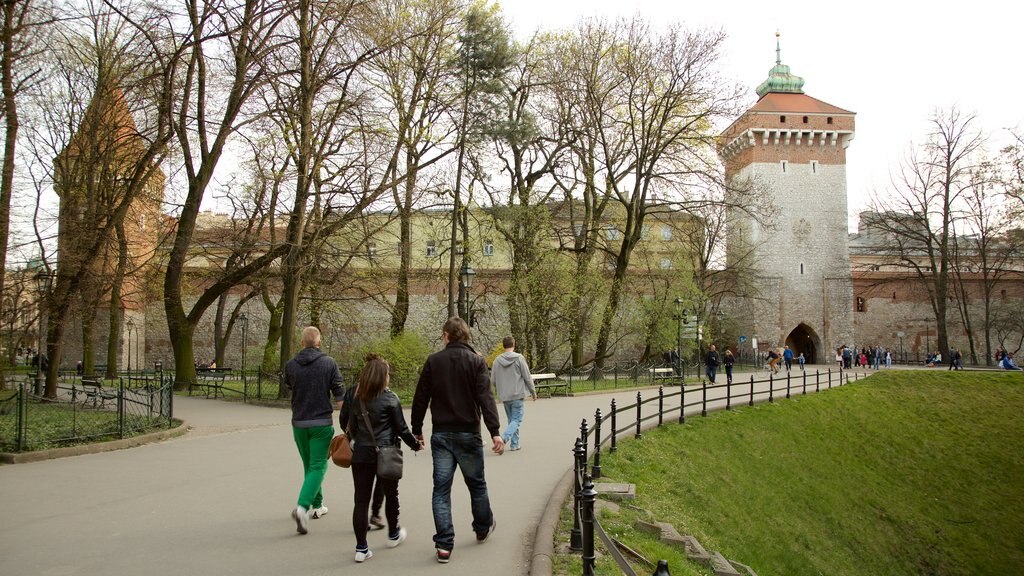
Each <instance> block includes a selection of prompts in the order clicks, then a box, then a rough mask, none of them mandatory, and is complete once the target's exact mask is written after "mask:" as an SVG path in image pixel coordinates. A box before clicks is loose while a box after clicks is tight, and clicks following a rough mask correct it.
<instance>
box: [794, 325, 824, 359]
mask: <svg viewBox="0 0 1024 576" xmlns="http://www.w3.org/2000/svg"><path fill="white" fill-rule="evenodd" d="M786 346H789V349H790V350H792V351H793V357H794V358H796V357H798V356H800V353H801V352H802V353H803V355H804V359H805V360H807V363H808V364H816V363H818V361H819V358H818V356H817V354H818V351H819V350H820V349H821V338H819V337H818V335H817V334H815V333H814V330H812V329H811V327H810V326H808V325H807V324H800V325H799V326H797V327H796V328H794V329H793V331H792V332H790V333H789V336H786Z"/></svg>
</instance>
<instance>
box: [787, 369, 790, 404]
mask: <svg viewBox="0 0 1024 576" xmlns="http://www.w3.org/2000/svg"><path fill="white" fill-rule="evenodd" d="M789 385H790V378H789V371H786V399H787V400H788V399H789Z"/></svg>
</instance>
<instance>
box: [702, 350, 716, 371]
mask: <svg viewBox="0 0 1024 576" xmlns="http://www.w3.org/2000/svg"><path fill="white" fill-rule="evenodd" d="M705 364H707V365H708V367H710V368H718V352H717V351H716V350H708V357H707V360H706V361H705Z"/></svg>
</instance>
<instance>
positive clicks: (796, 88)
mask: <svg viewBox="0 0 1024 576" xmlns="http://www.w3.org/2000/svg"><path fill="white" fill-rule="evenodd" d="M803 88H804V79H803V78H801V77H799V76H797V75H796V74H793V73H791V72H790V71H789V66H786V65H785V64H783V63H782V49H781V48H779V33H778V32H776V33H775V66H773V67H772V69H771V70H770V71H769V72H768V79H767V80H765V81H764V82H761V85H760V86H758V87H757V96H758V98H760V97H762V96H764V95H765V94H767V93H769V92H783V93H789V94H803V93H804V90H803Z"/></svg>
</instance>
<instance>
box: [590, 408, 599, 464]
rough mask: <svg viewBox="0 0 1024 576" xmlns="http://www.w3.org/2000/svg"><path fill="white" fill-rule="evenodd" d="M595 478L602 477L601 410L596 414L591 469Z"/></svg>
mask: <svg viewBox="0 0 1024 576" xmlns="http://www.w3.org/2000/svg"><path fill="white" fill-rule="evenodd" d="M590 473H591V474H593V476H594V478H600V477H601V409H600V408H598V409H597V410H596V411H595V412H594V465H593V466H591V467H590Z"/></svg>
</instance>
